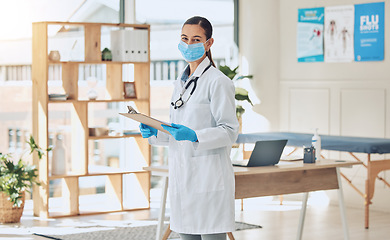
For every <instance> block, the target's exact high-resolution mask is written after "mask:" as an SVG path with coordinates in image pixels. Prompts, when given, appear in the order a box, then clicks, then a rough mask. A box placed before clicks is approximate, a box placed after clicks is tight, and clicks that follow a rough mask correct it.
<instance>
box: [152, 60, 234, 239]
mask: <svg viewBox="0 0 390 240" xmlns="http://www.w3.org/2000/svg"><path fill="white" fill-rule="evenodd" d="M209 64H210V61H209V59H208V58H207V57H206V58H205V59H204V60H203V61H202V63H201V64H200V65H199V66H198V68H197V69H196V70H195V72H194V74H193V77H196V76H200V75H201V74H202V72H203V70H204V69H205V68H206V67H207V66H208V65H209ZM187 81H189V80H187ZM183 85H184V83H183V81H182V80H181V75H180V76H179V77H178V79H177V80H176V81H175V83H174V92H173V95H172V99H171V100H172V101H173V102H174V101H176V100H177V99H178V98H179V94H180V93H181V91H182V88H183V87H184V86H183ZM192 86H193V84H192V85H191V86H190V87H189V88H188V89H187V91H186V92H185V93H184V96H183V99H184V100H186V99H187V96H188V95H189V93H190V92H191V90H192ZM234 93H235V88H234V84H233V82H232V81H231V80H230V79H229V78H228V77H226V76H225V75H224V74H223V73H222V72H220V71H219V70H218V69H216V68H214V67H210V68H209V69H208V70H207V71H206V72H205V73H204V74H203V75H202V76H201V77H200V78H199V79H198V84H197V87H196V89H195V91H194V93H193V95H192V96H191V98H190V99H189V101H188V102H186V103H185V104H184V105H183V106H182V107H180V108H178V109H173V107H171V110H170V121H171V122H173V123H177V124H182V125H184V126H187V127H189V128H191V129H193V130H194V131H195V132H196V135H197V137H198V142H196V143H193V142H190V141H176V140H175V139H174V137H173V136H171V135H168V134H165V133H163V132H160V131H159V132H158V134H157V137H155V136H152V137H151V138H149V142H150V143H151V144H164V143H165V144H168V145H169V157H168V161H169V197H170V202H171V217H170V227H171V230H173V231H175V232H178V233H187V234H212V233H224V232H233V231H234V230H235V226H234V225H235V223H234V222H235V221H234V212H235V209H234V193H235V190H234V187H235V184H234V173H233V167H232V163H231V160H230V151H231V146H232V144H233V143H234V142H235V141H236V138H237V135H238V128H239V124H238V121H237V118H236V113H235V100H234Z"/></svg>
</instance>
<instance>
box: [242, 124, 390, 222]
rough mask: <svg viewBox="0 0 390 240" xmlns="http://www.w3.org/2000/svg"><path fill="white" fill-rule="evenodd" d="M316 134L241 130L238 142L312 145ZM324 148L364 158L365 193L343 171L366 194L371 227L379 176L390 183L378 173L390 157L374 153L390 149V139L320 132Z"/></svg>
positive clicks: (385, 165)
mask: <svg viewBox="0 0 390 240" xmlns="http://www.w3.org/2000/svg"><path fill="white" fill-rule="evenodd" d="M312 136H313V134H304V133H292V132H266V133H250V134H239V136H238V139H237V143H255V142H256V141H260V140H276V139H287V140H288V141H287V146H294V147H302V146H303V145H305V146H310V145H311V138H312ZM320 137H321V149H323V150H331V151H341V152H348V153H349V154H350V155H351V156H352V157H353V158H354V159H356V160H357V161H358V162H361V163H362V164H363V166H364V167H365V168H366V169H367V179H366V188H365V193H363V192H362V191H360V190H359V189H358V188H357V187H356V186H355V185H354V184H353V183H352V180H350V179H348V178H347V177H346V176H345V175H344V174H342V173H340V174H341V176H342V177H343V178H345V179H346V180H347V182H348V184H349V185H351V186H352V187H353V189H355V190H356V191H357V192H358V193H359V194H360V196H362V197H363V198H364V200H365V201H364V205H365V221H364V226H365V228H368V227H369V212H370V210H369V207H370V204H372V202H371V199H372V198H373V197H374V191H375V180H376V179H379V180H381V181H383V182H384V183H385V184H386V185H387V186H388V187H390V183H388V182H387V181H386V180H385V179H383V178H381V177H379V176H378V174H379V173H380V172H381V171H384V170H388V169H390V159H386V160H375V161H371V154H384V153H390V139H386V138H365V137H346V136H331V135H320ZM354 153H366V154H367V164H365V163H364V162H363V161H362V160H361V159H359V158H358V157H357V156H356V155H355V154H354Z"/></svg>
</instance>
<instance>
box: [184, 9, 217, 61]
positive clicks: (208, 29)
mask: <svg viewBox="0 0 390 240" xmlns="http://www.w3.org/2000/svg"><path fill="white" fill-rule="evenodd" d="M186 24H190V25H199V26H200V27H201V28H203V30H204V32H205V35H206V40H209V39H210V38H211V37H212V35H213V26H212V25H211V23H210V22H209V20H207V19H206V18H204V17H200V16H195V17H192V18H189V19H188V20H187V21H186V22H185V23H184V24H183V27H184V25H186ZM206 56H207V57H208V58H209V60H210V62H211V64H212V65H213V66H214V67H215V63H214V61H213V58H212V57H211V49H209V50H208V51H207V52H206Z"/></svg>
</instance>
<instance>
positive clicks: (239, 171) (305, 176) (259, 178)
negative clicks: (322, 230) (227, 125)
mask: <svg viewBox="0 0 390 240" xmlns="http://www.w3.org/2000/svg"><path fill="white" fill-rule="evenodd" d="M355 164H361V163H360V162H351V161H350V162H347V161H343V162H340V161H334V160H321V161H317V162H316V163H314V164H304V163H303V162H293V163H279V164H278V165H276V166H268V167H251V168H247V167H234V175H235V184H236V193H235V198H236V199H242V198H250V197H262V196H273V195H281V194H290V193H301V192H303V193H304V195H303V200H302V208H301V213H300V217H299V225H298V233H297V237H296V239H297V240H300V239H301V238H302V232H303V225H304V220H305V214H306V206H307V199H308V193H309V192H311V191H318V190H330V189H338V199H339V205H340V213H341V218H342V223H343V231H344V239H345V240H348V239H349V233H348V224H347V219H346V215H345V206H344V197H343V192H342V185H341V178H340V171H339V168H340V167H351V166H352V165H355ZM144 170H147V171H151V173H152V175H156V176H162V177H163V192H162V195H161V206H160V214H159V220H158V225H157V233H156V240H160V239H161V234H162V226H163V222H164V221H163V219H164V215H165V205H166V197H167V189H168V167H167V166H150V167H145V168H144ZM259 182H263V183H266V184H258V183H259Z"/></svg>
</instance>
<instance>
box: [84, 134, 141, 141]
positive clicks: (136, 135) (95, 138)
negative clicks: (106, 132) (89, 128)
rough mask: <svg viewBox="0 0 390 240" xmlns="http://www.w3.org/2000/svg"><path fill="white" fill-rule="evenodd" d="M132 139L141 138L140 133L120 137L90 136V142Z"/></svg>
mask: <svg viewBox="0 0 390 240" xmlns="http://www.w3.org/2000/svg"><path fill="white" fill-rule="evenodd" d="M131 137H141V133H140V132H136V133H134V134H128V135H120V136H99V137H95V136H89V137H88V139H89V140H100V139H118V138H131Z"/></svg>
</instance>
